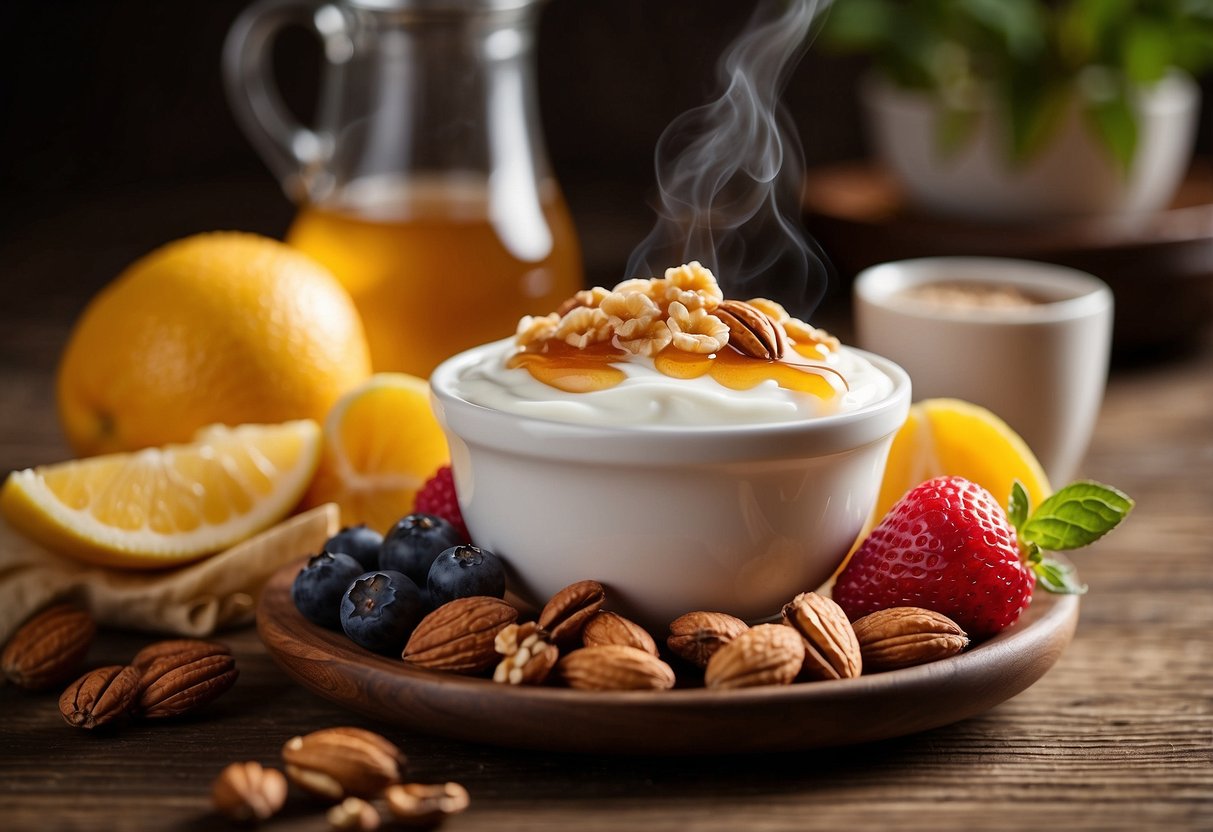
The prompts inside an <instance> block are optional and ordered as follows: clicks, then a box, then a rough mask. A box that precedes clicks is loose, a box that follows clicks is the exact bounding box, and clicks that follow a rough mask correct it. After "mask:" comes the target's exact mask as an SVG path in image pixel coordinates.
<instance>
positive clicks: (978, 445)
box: [873, 399, 1053, 521]
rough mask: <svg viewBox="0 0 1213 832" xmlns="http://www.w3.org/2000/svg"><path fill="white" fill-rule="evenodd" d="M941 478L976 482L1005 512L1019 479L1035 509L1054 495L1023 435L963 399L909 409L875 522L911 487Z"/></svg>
mask: <svg viewBox="0 0 1213 832" xmlns="http://www.w3.org/2000/svg"><path fill="white" fill-rule="evenodd" d="M940 476H958V477H964V478H965V479H968V480H971V481H972V482H975V483H977V484H978V485H980V486H982V487H983V488H985V489H986V490H987V491H989V492H990V493H991V494H992V495H993V496H994V498H995V499H996V500H998V502H999V503H1000V504H1001V505H1002V507H1003V508H1004V509H1005V508H1006V507H1007V501H1008V499H1009V498H1010V496H1011V484H1012V483H1013V482H1014V481H1015V480H1019V481H1020V482H1021V483H1023V487H1024V489H1025V490H1026V491H1027V492H1028V498H1029V499H1030V501H1031V505H1032V506H1033V507H1035V506H1038V505H1040V504H1041V502H1043V501H1044V499H1045V498H1046V497H1048V496H1049V495H1050V494H1051V493H1053V489H1052V488H1051V487H1050V486H1049V479H1048V477H1047V476H1046V475H1045V472H1044V468H1042V467H1041V465H1040V462H1039V461H1038V460H1037V459H1036V455H1035V454H1033V453H1032V449H1031V448H1029V447H1028V445H1027V443H1026V442H1024V441H1023V439H1022V438H1020V436H1019V434H1017V433H1016V432H1015V431H1014V430H1012V429H1011V427H1010V426H1009V425H1008V424H1007V423H1006V422H1004V421H1003V420H1002V419H1000V418H999V417H998V416H996V415H995V414H994V413H992V412H991V411H989V410H987V409H985V408H984V407H978V406H977V405H975V404H971V403H969V402H965V401H961V400H959V399H924V400H923V401H920V402H918V403H917V404H915V405H913V406H911V407H910V415H909V416H908V417H907V418H906V421H905V424H904V425H902V426H901V429H900V430H899V431H898V432H897V435H896V436H895V437H893V446H892V448H891V449H890V450H889V460H888V463H887V464H886V465H885V472H884V479H883V480H882V482H881V485H880V496H879V498H877V501H876V509H875V511H874V513H873V517H874V518H875V519H876V520H877V521H879V519H880V518H882V517H884V516H885V514H886V513H888V511H889V509H891V508H892V507H893V505H894V503H896V502H897V501H898V500H900V499H901V497H902V495H904V494H905V493H906V492H907V491H909V490H910V489H911V488H913V487H914V486H916V485H918V484H919V483H920V482H922V481H924V480H929V479H931V478H932V477H940Z"/></svg>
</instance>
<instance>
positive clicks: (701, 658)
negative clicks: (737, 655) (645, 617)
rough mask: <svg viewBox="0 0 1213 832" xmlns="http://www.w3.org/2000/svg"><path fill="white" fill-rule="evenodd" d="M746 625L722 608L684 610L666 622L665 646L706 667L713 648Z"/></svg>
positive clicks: (713, 651)
mask: <svg viewBox="0 0 1213 832" xmlns="http://www.w3.org/2000/svg"><path fill="white" fill-rule="evenodd" d="M748 629H750V627H749V625H748V624H746V623H745V622H744V621H742V620H741V619H740V618H736V617H735V616H732V615H728V614H727V613H723V612H688V613H687V614H686V615H680V616H678V617H677V618H675V619H674V620H673V621H671V622H670V636H669V638H667V639H666V640H665V643H666V646H667V647H669V648H670V650H672V651H673V652H674V653H675V654H676V655H678V656H679V657H681V658H683V659H686V660H687V661H688V662H690V663H691V664H694V665H698V666H699V667H707V664H708V660H709V659H711V658H712V655H713V654H715V652H716V651H717V650H719V649H720V648H721V647H723V646H725V645H726V644H728V643H729V642H730V641H732V640H733V639H735V638H736V637H737V636H739V635H741V634H742V633H744V632H745V631H746V630H748Z"/></svg>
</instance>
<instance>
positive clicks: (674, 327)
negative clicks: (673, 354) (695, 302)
mask: <svg viewBox="0 0 1213 832" xmlns="http://www.w3.org/2000/svg"><path fill="white" fill-rule="evenodd" d="M669 314H670V318H669V320H668V321H666V323H667V325H668V326H669V327H670V332H672V333H673V335H674V338H673V344H674V347H675V348H676V349H680V350H682V351H683V352H690V353H697V354H699V355H711V354H712V353H716V352H720V351H721V350H722V349H724V348H725V346H726V345H727V344H728V343H729V328H728V327H727V326H726V325H725V323H724V321H722V320H720V318H717V317H716V316H715V315H712V314H710V313H709V312H707V311H706V310H704V309H695V310H691V309H687V308H686V306H684V305H683V304H682V303H680V302H678V301H674V302H673V303H671V304H670V309H669Z"/></svg>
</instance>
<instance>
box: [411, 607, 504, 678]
mask: <svg viewBox="0 0 1213 832" xmlns="http://www.w3.org/2000/svg"><path fill="white" fill-rule="evenodd" d="M517 618H518V610H516V609H514V608H513V607H512V606H510V605H509V604H507V603H506V602H505V601H502V600H501V599H500V598H492V597H489V596H487V595H475V596H472V597H469V598H458V599H456V600H454V601H451V602H450V603H448V604H443V605H442V606H441V607H439V608H438V609H436V610H434V611H433V612H432V613H430V614H429V615H427V616H426V617H425V618H423V619H421V623H420V624H418V625H417V628H416V629H415V630H413V635H412V636H410V637H409V641H408V644H406V645H405V646H404V653H403V654H402V658H403V659H404V660H405V661H406V662H409V663H411V664H415V665H417V666H418V667H425V668H429V669H430V670H446V671H450V672H452V673H480V672H481V671H483V670H488V669H489V668H490V667H492V666H493V665H495V664H496V663H497V660H498V654H497V651H496V650H495V649H494V647H493V642H494V640H495V639H496V638H497V634H498V633H500V632H501V631H502V630H503V629H505V627H506V626H507V625H509V624H513V623H514V621H515V620H516V619H517Z"/></svg>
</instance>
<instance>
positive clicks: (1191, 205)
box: [804, 161, 1213, 355]
mask: <svg viewBox="0 0 1213 832" xmlns="http://www.w3.org/2000/svg"><path fill="white" fill-rule="evenodd" d="M804 212H805V225H806V226H807V228H808V230H809V231H810V232H811V233H812V234H813V236H814V237H816V238H817V241H818V242H819V243H821V245H822V247H823V248H824V249H825V251H826V253H828V254H829V256H830V258H831V259H832V260H833V261H834V264H835V266H837V268H838V271H839V273H840V274H841V275H842V277H843V278H844V279H845V280H847V281H849V280H850V279H851V278H852V277H854V275H855V274H857V273H858V272H860V271H862V270H863V269H865V268H867V267H868V266H873V265H876V264H877V263H883V262H887V261H890V260H905V259H908V258H911V257H935V256H940V255H970V256H991V257H1018V258H1023V259H1027V260H1042V261H1045V262H1049V263H1058V264H1061V265H1063V266H1070V267H1072V268H1076V269H1081V270H1083V271H1087V272H1090V273H1092V274H1094V275H1096V276H1097V277H1100V278H1102V279H1103V280H1104V281H1105V282H1106V283H1107V284H1108V285H1109V286H1111V287H1112V293H1113V294H1114V295H1115V297H1116V313H1115V315H1116V319H1115V324H1114V327H1113V329H1114V334H1113V338H1114V341H1115V346H1116V348H1117V352H1118V355H1126V354H1131V353H1132V352H1134V351H1136V350H1139V349H1148V348H1159V347H1164V348H1165V347H1174V346H1180V345H1183V344H1184V343H1185V342H1191V341H1192V340H1193V339H1195V338H1196V337H1197V336H1199V334H1200V333H1201V332H1202V331H1203V329H1204V328H1205V327H1206V326H1207V325H1208V324H1209V322H1210V321H1211V320H1213V166H1211V165H1210V164H1209V163H1208V162H1207V161H1206V162H1204V163H1200V162H1198V163H1197V164H1195V165H1194V166H1193V167H1192V169H1191V171H1189V173H1188V176H1187V178H1186V180H1185V181H1184V183H1183V185H1182V187H1181V188H1180V190H1179V192H1178V193H1177V194H1176V196H1175V199H1174V201H1173V203H1172V205H1171V206H1170V207H1169V208H1168V209H1167V210H1165V211H1160V212H1158V213H1157V214H1154V215H1151V216H1149V217H1145V218H1138V219H1133V220H1125V219H1119V218H1115V217H1092V218H1079V219H1072V220H1064V221H1052V222H1048V223H1040V224H1035V225H1006V224H991V223H978V222H964V221H960V220H955V219H948V218H941V217H935V216H931V215H929V214H925V213H922V212H921V211H917V210H915V208H914V207H913V206H912V205H910V204H909V203H908V202H907V201H906V199H905V196H904V194H903V193H902V191H901V189H900V187H899V186H898V185H897V183H896V182H895V181H894V179H893V177H892V176H891V175H890V174H889V173H887V172H886V171H884V170H882V169H881V168H880V167H878V166H876V165H874V164H871V163H866V162H859V163H847V164H839V165H831V166H827V167H821V168H816V169H814V170H810V171H809V173H808V176H807V177H806V182H805V202H804Z"/></svg>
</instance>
